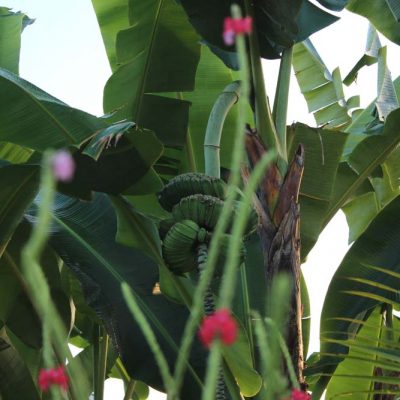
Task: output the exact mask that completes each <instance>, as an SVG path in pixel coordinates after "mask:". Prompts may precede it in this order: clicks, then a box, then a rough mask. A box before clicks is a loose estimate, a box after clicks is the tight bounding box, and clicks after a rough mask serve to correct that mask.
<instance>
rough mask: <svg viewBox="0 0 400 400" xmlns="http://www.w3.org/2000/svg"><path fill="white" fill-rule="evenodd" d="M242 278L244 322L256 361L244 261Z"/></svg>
mask: <svg viewBox="0 0 400 400" xmlns="http://www.w3.org/2000/svg"><path fill="white" fill-rule="evenodd" d="M240 280H241V284H242V299H243V304H242V307H243V315H244V319H245V321H244V323H245V326H246V332H247V334H248V335H249V342H250V351H251V357H252V360H253V362H254V360H255V358H254V332H253V324H252V321H251V308H250V295H249V289H248V284H247V274H246V265H245V264H244V263H242V264H241V265H240Z"/></svg>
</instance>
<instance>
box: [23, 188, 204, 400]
mask: <svg viewBox="0 0 400 400" xmlns="http://www.w3.org/2000/svg"><path fill="white" fill-rule="evenodd" d="M32 214H34V210H32V212H31V214H30V216H28V217H29V219H31V220H32V219H33V216H32ZM53 215H54V217H53V223H52V227H51V237H50V245H51V246H52V247H53V248H54V250H55V251H56V252H57V254H59V255H60V257H61V258H62V259H63V261H64V263H65V264H66V265H67V266H68V267H69V268H71V270H72V271H73V272H74V273H75V274H76V276H77V277H78V279H79V280H80V282H81V284H82V286H83V289H84V293H85V296H86V301H87V303H88V304H89V305H90V306H91V307H93V308H94V309H95V310H96V311H97V313H98V315H99V316H100V317H101V319H102V320H103V322H104V323H105V326H106V328H107V330H108V332H109V334H110V335H111V337H112V339H113V342H114V344H115V345H116V347H117V349H118V351H119V352H120V354H121V357H122V359H123V362H124V365H125V367H126V369H127V371H128V373H129V374H130V376H132V377H133V378H135V379H139V380H142V381H144V382H146V383H148V384H149V385H151V386H153V387H155V388H158V389H159V390H162V389H163V386H162V380H161V377H160V375H159V373H158V368H157V367H156V362H155V360H154V357H153V355H152V353H151V351H150V349H149V348H148V346H147V342H146V339H145V338H144V337H143V334H142V332H141V330H140V328H139V327H138V325H137V324H136V322H135V321H134V320H133V318H132V317H131V315H130V312H129V310H128V308H127V306H126V305H125V302H124V300H123V297H122V293H121V290H120V284H121V282H122V281H125V282H127V283H128V284H129V285H130V286H131V288H132V289H133V290H134V291H135V293H136V294H137V295H138V296H139V298H140V302H141V305H142V307H143V309H144V312H145V314H146V316H147V317H148V318H149V319H150V322H151V324H152V327H153V329H154V330H155V332H156V336H157V339H158V340H159V342H160V346H161V348H162V350H163V351H164V353H165V355H166V357H167V360H168V362H169V363H170V365H171V366H172V365H173V364H174V361H175V359H176V354H177V351H178V347H177V346H178V343H180V340H181V335H182V331H183V326H184V323H185V321H186V318H187V316H188V311H187V309H186V308H185V307H184V306H181V305H178V304H175V303H172V302H170V301H168V300H167V299H166V298H165V297H164V296H162V295H153V287H154V285H155V283H156V282H158V267H157V264H156V263H155V262H154V261H153V260H152V259H151V258H149V257H148V256H147V255H145V253H142V252H140V251H139V250H136V249H133V248H129V247H126V246H123V245H120V244H117V243H116V242H115V236H116V234H117V219H116V215H115V212H114V210H113V207H112V205H111V202H110V200H109V199H108V197H107V196H106V195H104V194H101V193H97V194H96V195H95V197H94V199H93V200H92V201H91V202H89V203H87V202H82V201H79V200H77V199H72V198H69V197H66V196H63V195H57V198H56V203H55V205H54V209H53ZM205 356H206V352H205V350H203V348H202V347H201V346H200V344H199V343H198V342H197V341H196V343H195V346H194V349H193V351H192V354H191V358H190V363H191V366H192V368H193V370H192V372H193V374H194V375H193V374H190V373H188V374H187V376H186V380H185V385H184V388H183V392H182V397H183V398H193V399H197V398H198V396H199V393H200V390H199V380H198V379H201V378H202V377H203V374H204V370H205ZM199 377H200V378H199Z"/></svg>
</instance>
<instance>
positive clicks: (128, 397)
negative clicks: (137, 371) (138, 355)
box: [124, 379, 137, 400]
mask: <svg viewBox="0 0 400 400" xmlns="http://www.w3.org/2000/svg"><path fill="white" fill-rule="evenodd" d="M136 383H137V381H136V380H135V379H131V380H130V381H129V383H128V386H127V388H126V391H125V396H124V400H131V399H132V396H133V394H134V393H135V387H136Z"/></svg>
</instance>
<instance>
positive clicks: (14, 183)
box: [0, 164, 39, 257]
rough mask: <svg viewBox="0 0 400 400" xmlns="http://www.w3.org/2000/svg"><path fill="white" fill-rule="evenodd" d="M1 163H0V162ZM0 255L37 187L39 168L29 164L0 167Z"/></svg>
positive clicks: (34, 194)
mask: <svg viewBox="0 0 400 400" xmlns="http://www.w3.org/2000/svg"><path fill="white" fill-rule="evenodd" d="M0 165H1V164H0ZM0 181H1V182H2V190H1V192H0V257H1V255H2V254H3V252H4V250H5V249H6V247H7V243H8V241H9V240H10V238H11V236H12V234H13V232H14V230H15V228H16V227H17V225H18V224H19V222H20V221H21V219H22V217H23V215H24V212H25V210H26V209H27V208H28V207H29V206H30V204H31V202H32V201H33V199H34V198H35V196H36V194H37V191H38V189H39V168H38V167H37V166H31V165H4V166H1V167H0Z"/></svg>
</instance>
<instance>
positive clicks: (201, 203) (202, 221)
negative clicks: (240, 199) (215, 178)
mask: <svg viewBox="0 0 400 400" xmlns="http://www.w3.org/2000/svg"><path fill="white" fill-rule="evenodd" d="M223 207H224V202H223V201H222V200H220V199H218V198H216V197H214V196H208V195H204V194H194V195H191V196H188V197H184V198H183V199H182V200H181V201H180V202H179V203H178V204H176V205H175V206H174V208H173V209H172V215H173V217H174V220H175V221H181V220H184V219H190V220H192V221H194V222H196V224H197V225H199V226H201V227H204V228H206V229H207V230H213V229H214V228H215V226H216V225H217V222H218V219H219V216H220V215H221V212H222V208H223Z"/></svg>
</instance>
